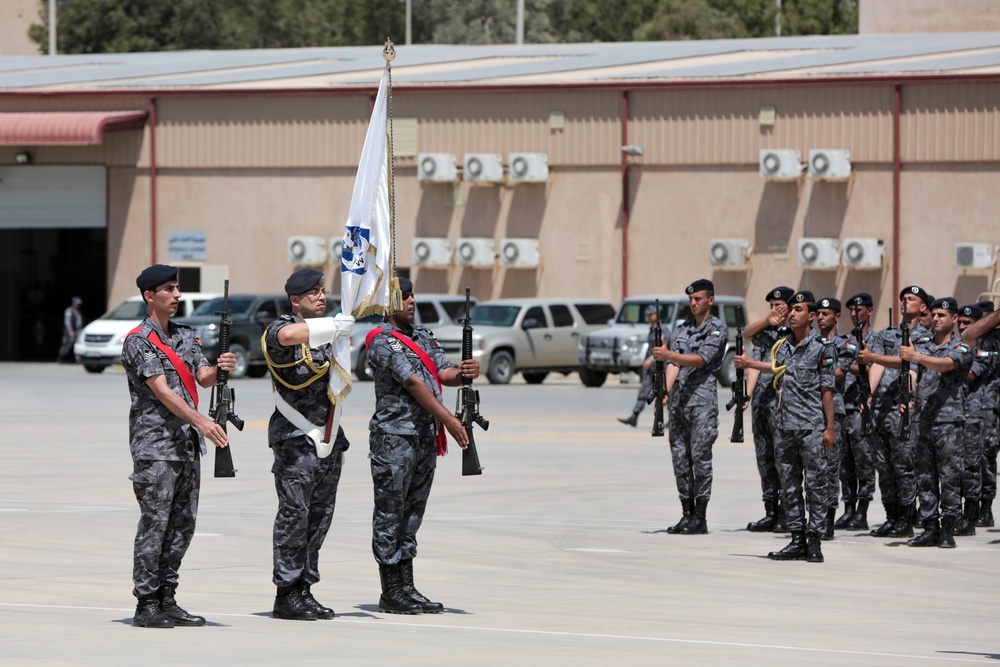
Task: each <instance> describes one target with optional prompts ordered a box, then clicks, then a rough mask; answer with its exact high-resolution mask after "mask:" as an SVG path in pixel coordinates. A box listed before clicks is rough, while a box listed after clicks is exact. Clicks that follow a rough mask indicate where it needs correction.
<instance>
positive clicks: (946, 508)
mask: <svg viewBox="0 0 1000 667" xmlns="http://www.w3.org/2000/svg"><path fill="white" fill-rule="evenodd" d="M921 347H922V349H921V352H923V353H925V354H930V355H931V356H934V357H938V358H946V359H952V360H953V361H954V362H955V364H956V367H955V369H954V370H951V371H948V372H947V373H939V372H937V371H934V370H931V369H929V368H927V367H926V366H919V367H918V369H917V373H918V380H917V386H916V389H915V391H914V401H913V407H914V411H915V412H916V417H917V428H915V429H914V431H915V433H916V438H915V440H916V446H917V458H916V460H917V464H918V468H917V486H918V488H919V490H920V518H919V521H920V523H922V524H924V525H927V524H928V523H929V522H931V521H935V520H937V519H938V518H939V513H938V512H939V509H940V516H943V517H952V518H954V519H956V520H957V519H958V518H959V517H960V516H961V514H962V492H961V486H962V472H961V469H962V444H961V439H962V433H963V430H964V424H965V403H966V395H967V392H968V373H969V368H970V367H971V366H972V358H973V355H972V351H971V349H970V348H969V347H968V346H967V345H965V344H964V343H962V340H961V339H960V338H959V337H957V336H952V337H951V338H950V339H948V341H947V342H946V343H944V344H943V345H940V346H933V347H929V346H927V345H922V346H921Z"/></svg>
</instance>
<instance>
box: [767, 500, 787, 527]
mask: <svg viewBox="0 0 1000 667" xmlns="http://www.w3.org/2000/svg"><path fill="white" fill-rule="evenodd" d="M771 532H772V533H778V534H784V533H787V532H788V526H786V525H785V506H784V505H782V504H781V503H780V502H779V503H778V514H777V518H776V519H775V520H774V528H772V529H771Z"/></svg>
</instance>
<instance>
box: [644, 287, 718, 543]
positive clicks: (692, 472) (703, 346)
mask: <svg viewBox="0 0 1000 667" xmlns="http://www.w3.org/2000/svg"><path fill="white" fill-rule="evenodd" d="M685 292H686V293H687V295H688V304H689V305H690V307H691V318H690V319H688V320H685V321H684V322H683V323H682V324H680V325H678V326H677V331H676V332H674V350H670V349H669V348H668V347H667V346H666V345H662V346H660V347H657V348H655V349H654V350H653V358H654V359H655V360H657V361H666V362H669V363H670V365H669V366H668V367H667V368H666V382H667V407H668V410H669V412H670V456H671V459H672V460H673V467H674V478H675V479H676V482H677V493H678V495H679V496H680V501H681V507H682V508H683V516H682V517H681V520H680V521H678V522H677V523H676V524H675V525H673V526H671V527H669V528H667V532H668V533H671V534H673V533H679V534H682V535H696V534H703V533H707V532H708V525H707V523H706V521H705V512H706V508H707V507H708V500H709V498H710V497H711V495H712V445H713V444H714V443H715V439H716V438H717V437H718V436H719V398H718V389H719V388H718V382H717V381H716V379H715V373H717V372H718V371H719V369H720V368H721V367H722V360H723V357H724V356H725V354H726V342H727V341H728V339H729V333H728V330H727V329H726V325H725V323H724V322H723V321H722V320H720V319H719V318H717V317H715V316H714V315H712V305H713V304H714V303H715V285H713V284H712V281H710V280H706V279H704V278H701V279H699V280H696V281H694V282H693V283H691V284H690V285H688V286H687V289H686V290H685Z"/></svg>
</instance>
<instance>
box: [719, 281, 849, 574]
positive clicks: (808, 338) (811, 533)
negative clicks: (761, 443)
mask: <svg viewBox="0 0 1000 667" xmlns="http://www.w3.org/2000/svg"><path fill="white" fill-rule="evenodd" d="M789 306H790V312H789V316H788V326H789V329H790V330H791V333H790V334H789V335H787V336H784V337H782V338H780V339H778V341H777V342H775V344H774V345H773V346H772V347H771V363H770V364H769V365H768V364H766V363H765V362H759V361H751V360H749V359H747V358H746V356H745V355H744V356H743V357H738V358H737V360H736V362H735V363H736V364H737V367H746V368H757V369H759V370H761V371H764V370H765V369H766V368H767V367H768V366H770V370H771V371H772V372H773V373H774V374H775V376H776V377H777V378H778V403H777V411H776V412H775V415H774V429H775V438H774V455H775V459H776V461H777V466H778V476H779V479H780V480H781V486H782V497H783V504H784V508H785V520H786V522H787V524H788V529H789V531H791V533H792V541H791V542H790V543H789V544H788V546H786V547H785V548H784V549H781V550H780V551H772V552H771V553H769V554H768V555H767V557H768V558H771V559H773V560H808V561H809V562H810V563H822V562H823V551H822V549H821V547H820V537H821V536H822V535H823V534H824V533H825V532H826V522H827V509H828V508H829V506H830V499H829V497H830V495H831V490H830V480H829V474H828V472H827V466H828V462H829V455H828V453H827V452H828V450H830V449H831V448H832V447H833V446H834V443H835V441H836V437H837V436H836V426H835V423H834V415H833V385H834V363H835V361H836V353H835V352H834V349H833V343H832V341H829V340H827V339H825V338H823V337H822V336H820V335H819V334H818V333H816V332H815V331H813V330H812V325H813V322H814V321H815V319H816V299H815V297H814V296H813V294H812V292H809V291H801V292H796V293H795V294H794V295H793V296H792V297H791V299H790V301H789ZM803 485H804V486H805V499H803ZM807 507H808V510H809V517H808V523H807V519H806V516H805V514H806V509H807ZM807 531H808V532H807Z"/></svg>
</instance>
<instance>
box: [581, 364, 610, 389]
mask: <svg viewBox="0 0 1000 667" xmlns="http://www.w3.org/2000/svg"><path fill="white" fill-rule="evenodd" d="M607 379H608V372H607V371H592V370H590V369H589V368H581V369H580V382H582V383H583V386H584V387H600V386H601V385H603V384H604V381H605V380H607Z"/></svg>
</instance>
